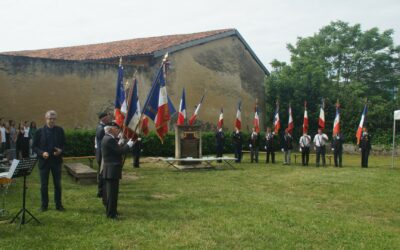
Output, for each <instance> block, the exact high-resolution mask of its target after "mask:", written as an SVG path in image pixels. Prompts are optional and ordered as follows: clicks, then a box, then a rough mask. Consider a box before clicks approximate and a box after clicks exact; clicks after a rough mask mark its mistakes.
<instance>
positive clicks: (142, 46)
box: [0, 29, 235, 61]
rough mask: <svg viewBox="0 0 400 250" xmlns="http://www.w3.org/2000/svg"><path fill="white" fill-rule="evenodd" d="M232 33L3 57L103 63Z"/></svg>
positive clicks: (132, 41) (121, 42)
mask: <svg viewBox="0 0 400 250" xmlns="http://www.w3.org/2000/svg"><path fill="white" fill-rule="evenodd" d="M232 31H235V30H234V29H222V30H213V31H206V32H199V33H192V34H181V35H168V36H158V37H147V38H137V39H130V40H123V41H116V42H109V43H99V44H89V45H82V46H73V47H63V48H54V49H40V50H25V51H12V52H4V53H0V54H3V55H12V56H26V57H35V58H48V59H57V60H71V61H86V60H101V59H107V58H116V57H121V56H140V55H151V54H153V53H154V52H157V51H160V50H165V49H167V48H170V47H173V46H179V45H182V44H184V43H188V42H193V41H196V40H199V39H204V38H208V37H211V36H214V35H218V34H222V33H225V32H232Z"/></svg>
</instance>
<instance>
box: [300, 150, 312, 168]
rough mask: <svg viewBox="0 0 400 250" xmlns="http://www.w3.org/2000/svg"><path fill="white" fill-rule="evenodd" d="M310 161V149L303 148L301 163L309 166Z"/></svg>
mask: <svg viewBox="0 0 400 250" xmlns="http://www.w3.org/2000/svg"><path fill="white" fill-rule="evenodd" d="M309 159H310V147H304V148H301V163H302V164H303V166H308V160H309Z"/></svg>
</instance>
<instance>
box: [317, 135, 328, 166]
mask: <svg viewBox="0 0 400 250" xmlns="http://www.w3.org/2000/svg"><path fill="white" fill-rule="evenodd" d="M328 140H329V138H328V136H327V135H326V134H324V133H322V129H321V128H319V129H318V134H316V135H315V136H314V149H315V152H316V154H317V156H316V157H317V159H316V161H315V165H316V166H317V167H319V159H320V158H321V157H322V166H323V167H325V166H326V163H325V152H326V150H325V144H326V142H327V141H328Z"/></svg>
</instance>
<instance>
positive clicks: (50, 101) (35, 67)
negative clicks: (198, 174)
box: [0, 29, 269, 130]
mask: <svg viewBox="0 0 400 250" xmlns="http://www.w3.org/2000/svg"><path fill="white" fill-rule="evenodd" d="M166 52H169V59H170V62H171V66H170V70H169V74H168V80H167V81H168V82H167V89H168V94H169V95H170V97H171V100H172V101H173V103H174V105H175V107H176V108H178V105H179V99H180V95H181V91H182V88H183V87H185V88H186V103H187V112H188V116H190V115H191V114H192V113H193V111H194V106H195V105H196V104H197V102H198V101H199V99H200V97H201V96H202V94H203V93H204V92H205V91H207V95H206V98H205V101H204V105H203V106H202V109H201V111H200V116H199V119H200V120H201V121H202V122H208V123H210V124H216V122H217V120H218V116H219V112H220V107H221V106H222V107H224V120H225V126H226V127H227V128H228V129H230V130H231V129H233V122H234V118H235V114H236V106H237V102H238V101H239V99H240V100H242V123H243V125H244V128H245V129H246V128H247V127H250V128H251V126H252V125H251V124H252V119H253V115H254V102H255V99H256V98H258V100H259V103H260V104H261V105H260V111H261V121H263V120H264V105H262V104H263V103H264V78H265V77H266V76H267V75H268V74H269V72H268V70H267V69H266V68H265V66H264V65H263V64H262V63H261V62H260V60H259V59H258V58H257V56H256V55H255V53H254V52H253V51H252V49H251V48H250V47H249V45H248V44H247V43H246V41H245V40H244V39H243V37H242V36H241V35H240V33H239V32H238V31H237V30H235V29H224V30H214V31H207V32H200V33H193V34H182V35H168V36H160V37H148V38H138V39H131V40H124V41H116V42H109V43H101V44H92V45H83V46H73V47H64V48H54V49H41V50H29V51H16V52H3V53H0V89H1V91H0V100H1V105H0V117H5V118H6V119H14V120H17V121H22V120H34V121H36V122H38V124H42V123H43V114H44V113H45V111H46V110H48V109H54V110H56V111H57V112H58V113H59V121H58V123H59V124H61V125H62V126H64V127H66V128H78V127H79V128H89V127H90V128H93V127H94V126H95V124H96V122H97V115H96V114H97V113H98V112H100V111H102V110H105V109H112V107H113V102H114V98H115V85H116V78H117V67H118V62H119V58H120V57H122V60H123V65H124V69H125V71H124V73H125V74H124V76H125V80H130V79H132V76H133V73H134V72H135V71H136V72H137V73H136V75H137V78H138V80H139V95H140V99H141V100H142V103H143V101H144V100H145V98H146V96H147V93H148V91H149V90H150V86H151V83H152V79H153V77H154V74H155V72H156V71H157V68H158V67H159V65H160V62H161V60H162V58H163V55H164V54H165V53H166ZM261 126H263V124H262V125H261Z"/></svg>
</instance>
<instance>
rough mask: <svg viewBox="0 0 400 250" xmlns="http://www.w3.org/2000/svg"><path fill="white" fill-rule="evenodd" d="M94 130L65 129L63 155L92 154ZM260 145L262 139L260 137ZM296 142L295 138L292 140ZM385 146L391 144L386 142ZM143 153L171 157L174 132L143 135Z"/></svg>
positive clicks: (208, 150)
mask: <svg viewBox="0 0 400 250" xmlns="http://www.w3.org/2000/svg"><path fill="white" fill-rule="evenodd" d="M95 133H96V132H95V130H67V131H66V132H65V135H66V146H65V156H89V155H94V154H95V150H94V137H95ZM231 133H232V132H226V133H225V146H224V152H225V153H233V145H232V136H231ZM249 137H250V133H248V132H243V150H249V145H248V143H247V141H248V139H249ZM261 138H264V134H263V133H261ZM374 139H375V140H374V141H373V144H380V143H378V142H382V141H384V142H386V143H389V138H387V137H384V138H382V137H375V138H374ZM396 141H397V144H398V143H399V142H400V138H397V140H396ZM260 142H261V145H263V140H262V139H261V141H260ZM279 142H280V141H279V140H275V144H276V145H275V148H277V149H278V148H279ZM294 143H297V139H295V140H294ZM387 146H388V147H389V146H391V145H390V144H387ZM202 149H203V155H213V154H215V149H216V141H215V133H214V132H202ZM143 155H144V156H163V157H173V156H175V134H174V133H172V132H171V133H168V134H167V135H166V136H165V138H164V143H163V144H161V142H160V139H159V138H158V137H157V135H156V134H155V133H154V132H150V133H149V135H148V136H146V137H143Z"/></svg>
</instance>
